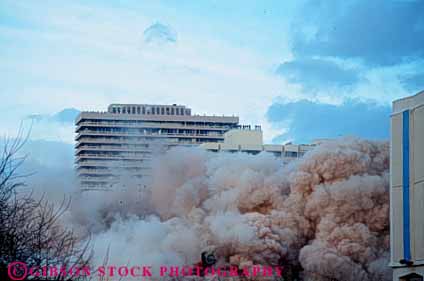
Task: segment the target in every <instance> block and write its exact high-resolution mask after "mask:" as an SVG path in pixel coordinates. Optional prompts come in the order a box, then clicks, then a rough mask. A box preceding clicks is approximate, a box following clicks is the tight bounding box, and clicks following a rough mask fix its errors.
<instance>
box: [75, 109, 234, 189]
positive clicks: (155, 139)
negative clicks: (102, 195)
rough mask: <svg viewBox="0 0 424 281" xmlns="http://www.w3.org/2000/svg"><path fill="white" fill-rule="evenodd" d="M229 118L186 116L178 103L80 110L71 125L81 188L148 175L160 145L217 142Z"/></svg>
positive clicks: (231, 124)
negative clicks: (74, 134) (104, 109)
mask: <svg viewBox="0 0 424 281" xmlns="http://www.w3.org/2000/svg"><path fill="white" fill-rule="evenodd" d="M238 122H239V118H238V117H235V116H206V115H203V116H201V115H192V113H191V109H190V108H187V107H185V106H183V105H176V104H173V105H149V104H111V105H110V106H109V107H108V110H107V111H105V112H81V113H80V114H79V116H78V117H77V118H76V120H75V125H76V134H77V135H76V137H75V140H76V145H75V156H76V169H77V175H78V178H79V180H80V183H81V188H82V189H83V190H84V189H101V190H103V189H111V188H112V186H113V185H114V183H116V182H117V181H118V179H119V176H122V175H124V174H128V175H130V176H131V177H135V178H137V177H138V178H141V177H148V175H149V171H148V170H149V168H150V161H151V157H152V151H153V150H154V149H155V147H156V144H157V146H160V147H167V148H169V147H172V146H176V145H187V146H190V145H199V144H201V143H205V142H208V143H217V142H223V140H224V133H225V132H227V131H228V130H230V129H233V128H237V127H238V126H239V125H238Z"/></svg>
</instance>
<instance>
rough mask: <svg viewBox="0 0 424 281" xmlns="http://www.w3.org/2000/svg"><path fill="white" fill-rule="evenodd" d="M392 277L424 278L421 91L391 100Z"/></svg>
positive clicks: (423, 106)
mask: <svg viewBox="0 0 424 281" xmlns="http://www.w3.org/2000/svg"><path fill="white" fill-rule="evenodd" d="M390 185H391V186H390V241H391V247H390V248H391V251H390V252H391V261H390V265H391V266H392V267H393V280H396V281H423V278H424V91H423V92H421V93H418V94H416V95H415V96H411V97H407V98H404V99H400V100H397V101H395V102H393V113H392V117H391V151H390Z"/></svg>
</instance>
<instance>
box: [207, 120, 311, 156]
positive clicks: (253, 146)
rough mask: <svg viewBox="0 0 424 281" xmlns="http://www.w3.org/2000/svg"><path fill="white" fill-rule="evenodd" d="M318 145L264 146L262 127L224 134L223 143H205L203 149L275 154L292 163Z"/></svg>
mask: <svg viewBox="0 0 424 281" xmlns="http://www.w3.org/2000/svg"><path fill="white" fill-rule="evenodd" d="M315 146H316V144H299V145H296V144H285V145H280V144H263V134H262V130H261V127H260V126H255V128H251V126H239V127H238V128H235V129H232V130H230V131H228V132H226V133H225V134H224V142H222V143H216V142H214V143H212V142H210V143H203V144H201V147H203V148H205V149H207V150H209V151H214V152H218V151H226V152H245V153H250V154H257V153H260V152H262V151H266V152H270V153H273V154H274V155H275V156H277V157H280V158H282V159H283V160H284V161H286V162H287V161H290V160H293V159H296V158H299V157H302V156H303V155H304V154H305V153H306V152H307V151H309V150H311V149H313V148H314V147H315Z"/></svg>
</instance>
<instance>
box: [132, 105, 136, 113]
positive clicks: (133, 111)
mask: <svg viewBox="0 0 424 281" xmlns="http://www.w3.org/2000/svg"><path fill="white" fill-rule="evenodd" d="M132 114H135V106H133V108H132Z"/></svg>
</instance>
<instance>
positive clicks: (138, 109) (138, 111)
mask: <svg viewBox="0 0 424 281" xmlns="http://www.w3.org/2000/svg"><path fill="white" fill-rule="evenodd" d="M137 114H140V107H139V106H137Z"/></svg>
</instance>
